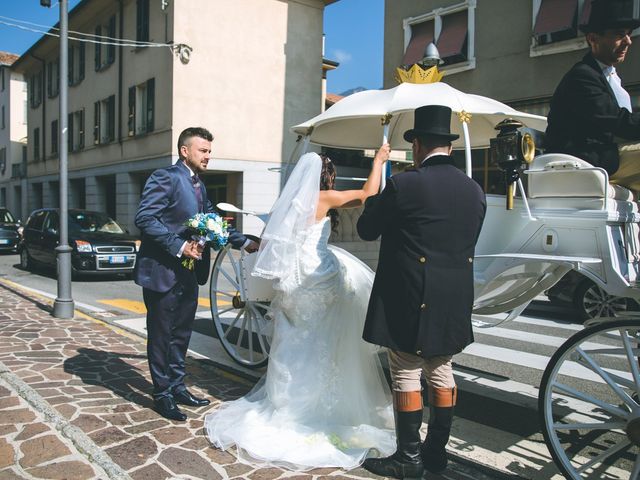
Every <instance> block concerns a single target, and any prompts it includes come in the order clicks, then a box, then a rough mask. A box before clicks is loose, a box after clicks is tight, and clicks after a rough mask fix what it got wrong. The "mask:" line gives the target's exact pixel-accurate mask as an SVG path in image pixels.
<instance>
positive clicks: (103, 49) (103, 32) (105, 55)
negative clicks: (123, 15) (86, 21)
mask: <svg viewBox="0 0 640 480" xmlns="http://www.w3.org/2000/svg"><path fill="white" fill-rule="evenodd" d="M115 36H116V17H115V15H113V16H112V17H111V18H110V19H109V21H108V22H107V23H106V24H104V25H98V26H97V27H96V37H98V39H99V40H100V38H99V37H108V38H102V39H101V40H103V41H105V42H113V40H112V39H114V38H115ZM94 47H95V59H94V60H95V69H96V72H97V71H98V70H102V69H103V68H106V67H108V66H109V65H111V64H112V63H113V62H114V61H115V59H116V46H115V45H103V44H102V43H94Z"/></svg>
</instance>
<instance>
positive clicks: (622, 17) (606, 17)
mask: <svg viewBox="0 0 640 480" xmlns="http://www.w3.org/2000/svg"><path fill="white" fill-rule="evenodd" d="M639 26H640V19H638V18H634V16H633V0H592V1H591V12H590V13H589V21H588V22H587V23H586V24H585V25H579V26H578V27H579V28H580V30H581V31H582V32H583V33H589V32H602V31H603V30H606V29H607V28H630V29H632V30H633V29H636V28H638V27H639Z"/></svg>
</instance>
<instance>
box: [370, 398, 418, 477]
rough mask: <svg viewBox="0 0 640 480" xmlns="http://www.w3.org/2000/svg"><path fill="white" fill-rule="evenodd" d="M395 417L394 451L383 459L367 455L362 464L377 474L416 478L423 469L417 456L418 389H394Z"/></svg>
mask: <svg viewBox="0 0 640 480" xmlns="http://www.w3.org/2000/svg"><path fill="white" fill-rule="evenodd" d="M393 403H394V408H395V417H396V436H397V439H396V444H397V449H396V452H395V453H394V454H393V455H391V456H390V457H386V458H367V459H366V460H365V461H364V464H363V465H362V466H363V467H364V468H365V469H366V470H368V471H370V472H371V473H375V474H376V475H380V476H383V477H392V478H399V479H403V478H407V479H419V478H422V474H423V472H424V469H423V467H422V458H421V455H420V426H421V425H422V395H421V392H419V391H418V392H393Z"/></svg>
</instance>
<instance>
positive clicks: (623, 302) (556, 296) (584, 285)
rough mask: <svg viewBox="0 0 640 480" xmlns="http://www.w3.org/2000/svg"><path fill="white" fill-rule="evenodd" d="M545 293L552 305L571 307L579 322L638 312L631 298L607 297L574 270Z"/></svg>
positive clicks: (606, 294)
mask: <svg viewBox="0 0 640 480" xmlns="http://www.w3.org/2000/svg"><path fill="white" fill-rule="evenodd" d="M546 293H547V297H548V298H549V300H550V301H551V302H552V303H555V304H557V305H564V306H569V307H573V309H574V310H575V312H576V314H577V315H578V318H579V319H580V320H590V319H592V318H597V317H620V316H623V315H624V314H625V312H627V311H637V310H640V305H639V304H638V302H637V301H636V300H634V299H633V298H626V297H616V296H614V295H609V294H608V293H607V292H605V291H604V290H603V289H602V288H600V287H599V286H598V285H596V284H595V283H594V282H593V281H592V280H590V279H589V278H587V277H585V276H584V275H582V274H581V273H578V272H576V271H575V270H570V271H569V272H567V273H566V274H565V275H564V277H562V278H561V279H560V281H559V282H558V283H556V284H555V285H554V286H553V287H551V288H550V289H549V290H547V292H546Z"/></svg>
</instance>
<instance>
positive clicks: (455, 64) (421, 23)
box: [402, 0, 476, 74]
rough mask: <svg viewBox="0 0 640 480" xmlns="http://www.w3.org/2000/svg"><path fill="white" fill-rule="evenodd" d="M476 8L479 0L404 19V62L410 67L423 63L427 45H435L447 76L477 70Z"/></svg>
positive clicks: (466, 0) (466, 1)
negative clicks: (475, 48)
mask: <svg viewBox="0 0 640 480" xmlns="http://www.w3.org/2000/svg"><path fill="white" fill-rule="evenodd" d="M475 8H476V0H465V1H464V2H461V3H458V4H455V5H451V6H449V7H446V8H439V9H437V10H434V11H432V12H430V13H427V14H425V15H420V16H418V17H412V18H407V19H405V20H404V32H405V52H404V57H403V59H402V63H403V64H404V65H407V66H408V65H411V64H413V63H418V62H420V60H422V58H423V57H424V52H425V49H426V47H427V45H429V43H431V42H434V43H435V45H436V47H438V51H439V53H440V57H441V58H442V60H444V67H443V69H444V70H446V71H447V73H449V74H451V73H456V72H461V71H464V70H469V69H472V68H475V62H476V60H475V53H474V34H475Z"/></svg>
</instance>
